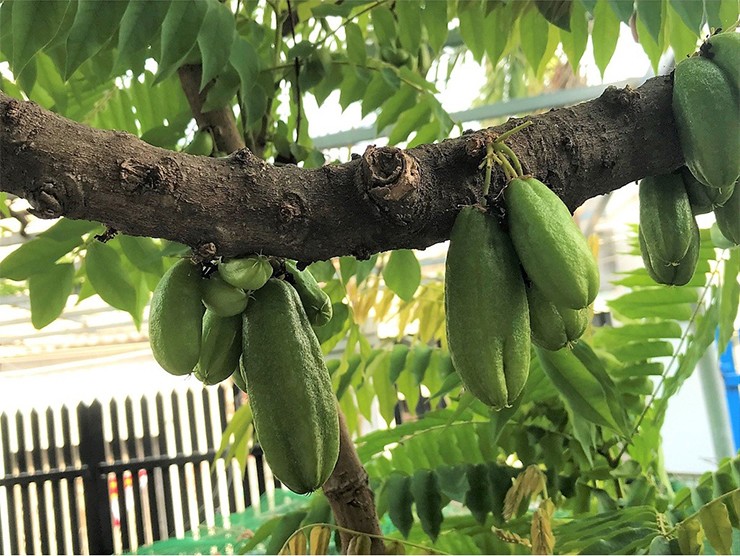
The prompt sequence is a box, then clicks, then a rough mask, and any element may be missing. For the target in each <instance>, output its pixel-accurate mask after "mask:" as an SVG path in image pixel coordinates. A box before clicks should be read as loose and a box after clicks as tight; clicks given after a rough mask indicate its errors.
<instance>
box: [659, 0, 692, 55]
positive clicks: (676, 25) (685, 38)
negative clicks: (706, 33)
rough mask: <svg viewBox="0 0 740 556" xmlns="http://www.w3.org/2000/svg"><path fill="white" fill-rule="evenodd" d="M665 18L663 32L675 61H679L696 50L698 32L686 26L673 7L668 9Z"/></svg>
mask: <svg viewBox="0 0 740 556" xmlns="http://www.w3.org/2000/svg"><path fill="white" fill-rule="evenodd" d="M667 19H668V21H667V23H666V29H665V33H666V34H667V36H668V44H670V45H671V48H672V49H673V54H674V56H675V58H676V61H680V60H681V59H683V58H685V57H687V56H689V55H691V54H693V53H694V51H695V50H696V43H697V40H698V38H699V37H698V32H697V31H692V30H691V29H689V28H688V27H686V24H685V23H684V22H683V21H681V18H680V17H679V16H678V14H677V13H676V12H675V10H674V9H673V7H670V9H669V10H668V14H667Z"/></svg>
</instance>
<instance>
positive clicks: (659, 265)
mask: <svg viewBox="0 0 740 556" xmlns="http://www.w3.org/2000/svg"><path fill="white" fill-rule="evenodd" d="M638 237H639V240H640V252H641V254H642V262H643V263H644V265H645V270H647V273H648V275H650V277H651V278H652V279H653V280H655V281H656V282H657V283H659V284H666V285H668V286H685V285H686V284H688V283H689V282H690V281H691V278H692V277H693V276H694V272H695V271H696V264H697V263H698V262H699V249H700V247H701V237H700V234H699V226H697V225H696V221H694V222H693V232H692V240H691V243H690V244H689V248H688V250H687V251H686V255H684V258H683V259H681V260H680V261H679V262H678V263H675V264H666V263H665V262H662V261H660V260H658V259H655V258H653V257H652V255H651V253H650V246H649V245H648V244H647V242H646V241H645V237H644V236H643V234H642V229H640V231H639V233H638Z"/></svg>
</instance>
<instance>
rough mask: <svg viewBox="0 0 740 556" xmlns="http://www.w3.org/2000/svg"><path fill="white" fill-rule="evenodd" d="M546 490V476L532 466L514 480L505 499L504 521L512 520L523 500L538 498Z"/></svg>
mask: <svg viewBox="0 0 740 556" xmlns="http://www.w3.org/2000/svg"><path fill="white" fill-rule="evenodd" d="M544 488H545V475H544V474H543V473H542V470H541V469H540V468H539V467H537V466H536V465H530V466H529V467H527V468H526V469H525V470H524V471H522V472H521V473H520V474H519V476H518V477H517V478H516V479H515V480H514V484H513V485H511V488H510V489H509V491H508V492H507V493H506V497H505V498H504V512H503V513H504V519H505V520H506V521H508V520H510V519H511V518H512V516H513V515H514V514H515V513H516V511H517V510H518V509H519V506H520V505H521V503H522V500H524V499H525V498H530V497H533V496H537V495H538V494H539V493H540V492H542V490H543V489H544Z"/></svg>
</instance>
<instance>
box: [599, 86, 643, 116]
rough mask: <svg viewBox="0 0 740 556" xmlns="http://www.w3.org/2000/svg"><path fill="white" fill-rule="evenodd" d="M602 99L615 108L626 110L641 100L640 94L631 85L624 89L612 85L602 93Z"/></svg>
mask: <svg viewBox="0 0 740 556" xmlns="http://www.w3.org/2000/svg"><path fill="white" fill-rule="evenodd" d="M601 98H602V99H604V101H605V102H607V103H608V104H610V105H612V106H614V107H615V108H618V109H619V110H625V109H628V108H631V107H633V106H634V105H635V104H637V101H638V100H640V93H639V91H637V90H635V89H633V88H632V87H630V86H629V85H627V86H626V87H624V89H620V88H618V87H614V86H613V85H610V86H609V87H607V88H606V89H605V90H604V92H603V93H601Z"/></svg>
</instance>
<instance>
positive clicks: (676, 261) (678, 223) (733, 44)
mask: <svg viewBox="0 0 740 556" xmlns="http://www.w3.org/2000/svg"><path fill="white" fill-rule="evenodd" d="M673 112H674V115H675V118H676V126H677V128H678V133H679V137H680V140H681V150H682V151H683V155H684V158H685V160H686V166H685V167H683V168H680V169H679V170H677V171H676V172H673V173H672V174H665V175H662V176H653V177H648V178H645V179H643V180H642V181H641V182H640V231H639V240H640V251H641V253H642V259H643V262H644V264H645V269H646V270H647V271H648V274H649V275H650V276H651V278H652V279H653V280H655V281H656V282H658V283H659V284H668V285H672V286H683V285H685V284H687V283H688V282H689V280H691V277H692V276H693V275H694V271H695V270H696V264H697V261H698V259H699V228H698V226H697V224H696V219H695V216H696V215H697V214H706V213H708V212H710V211H714V215H715V217H716V219H717V227H718V228H719V231H720V232H721V234H722V235H723V236H724V237H725V238H726V239H727V240H729V242H731V243H732V244H734V245H740V187H736V184H737V181H738V178H740V34H738V33H735V32H730V33H721V34H718V35H714V36H712V37H709V38H708V39H707V40H706V42H704V44H703V45H702V47H701V48H700V50H699V52H698V55H696V56H692V57H690V58H687V59H686V60H684V61H682V62H681V63H679V64H678V65H677V66H676V71H675V74H674V81H673Z"/></svg>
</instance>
